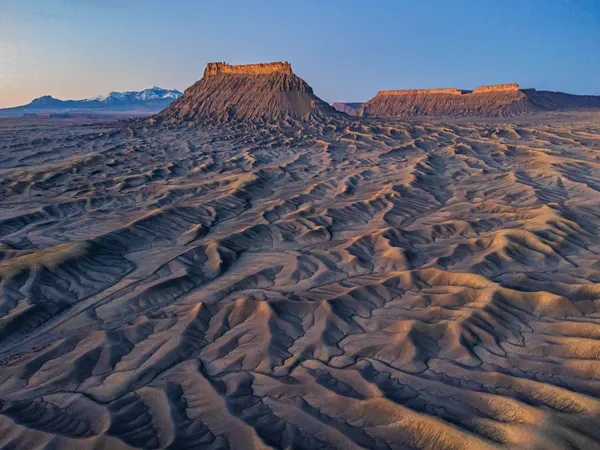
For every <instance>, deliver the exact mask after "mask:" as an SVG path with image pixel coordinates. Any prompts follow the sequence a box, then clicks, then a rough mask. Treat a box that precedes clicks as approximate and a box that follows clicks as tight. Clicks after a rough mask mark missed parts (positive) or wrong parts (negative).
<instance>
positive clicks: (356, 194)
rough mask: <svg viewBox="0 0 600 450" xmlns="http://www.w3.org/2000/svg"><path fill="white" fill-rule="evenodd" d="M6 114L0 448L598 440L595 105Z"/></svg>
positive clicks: (599, 208) (0, 194) (566, 444)
mask: <svg viewBox="0 0 600 450" xmlns="http://www.w3.org/2000/svg"><path fill="white" fill-rule="evenodd" d="M598 119H599V118H598V116H596V117H593V116H585V117H581V118H579V120H577V121H569V120H567V119H565V118H564V117H563V118H556V117H554V118H552V119H543V118H539V117H538V118H536V119H532V120H530V121H527V120H518V121H516V122H514V123H509V122H506V121H502V120H497V121H490V122H487V123H483V122H469V121H464V120H463V121H452V122H437V121H432V120H429V121H423V122H419V121H416V122H400V121H388V122H385V121H375V120H371V121H367V120H363V121H359V120H356V119H347V120H343V119H335V120H331V121H327V122H321V123H312V124H309V125H306V126H303V127H295V126H294V125H293V124H292V125H289V126H287V127H286V128H284V129H282V128H279V127H275V126H273V127H268V128H263V129H259V128H247V127H242V126H239V127H229V128H224V129H216V128H214V129H208V130H206V129H205V130H200V129H196V128H182V129H171V130H165V129H156V128H148V129H138V128H135V127H132V126H129V125H123V124H122V123H112V122H106V121H99V122H97V121H93V122H90V121H81V120H54V121H52V120H49V121H33V120H30V121H27V120H12V121H11V120H5V121H0V243H1V245H0V278H1V285H0V287H1V288H2V291H1V292H2V294H1V295H2V298H1V300H0V364H1V365H0V447H1V448H11V449H33V448H40V449H42V448H48V449H49V448H52V449H67V448H84V449H85V448H110V449H118V448H147V449H151V448H173V449H174V448H234V449H248V448H267V447H274V448H310V449H313V448H339V449H352V448H369V449H402V448H409V449H491V448H527V449H565V448H571V449H587V448H589V449H592V448H598V447H599V446H600V427H598V425H599V424H600V401H599V400H598V397H599V396H600V315H599V308H600V303H599V301H600V257H599V254H600V193H599V191H600V120H598Z"/></svg>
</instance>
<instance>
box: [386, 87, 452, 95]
mask: <svg viewBox="0 0 600 450" xmlns="http://www.w3.org/2000/svg"><path fill="white" fill-rule="evenodd" d="M414 94H451V95H462V92H461V91H459V90H458V89H455V88H438V89H404V90H392V91H379V92H378V93H377V95H414Z"/></svg>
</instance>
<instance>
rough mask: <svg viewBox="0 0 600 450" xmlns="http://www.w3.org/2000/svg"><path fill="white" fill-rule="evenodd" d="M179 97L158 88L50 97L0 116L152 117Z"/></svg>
mask: <svg viewBox="0 0 600 450" xmlns="http://www.w3.org/2000/svg"><path fill="white" fill-rule="evenodd" d="M182 95H183V94H182V93H181V92H179V91H177V90H174V89H173V90H167V89H162V88H159V87H156V86H155V87H153V88H150V89H145V90H143V91H139V92H136V91H129V92H111V93H110V94H108V95H106V96H98V97H94V98H89V99H84V100H59V99H57V98H54V97H52V96H50V95H45V96H43V97H39V98H36V99H35V100H33V101H32V102H31V103H29V104H27V105H23V106H17V107H14V108H5V109H0V117H21V116H24V115H26V114H36V113H65V112H72V113H88V112H94V113H102V114H109V113H127V112H132V113H137V114H155V113H157V112H159V111H162V110H163V109H164V108H166V107H167V106H169V105H170V104H171V103H172V102H173V101H174V100H176V99H178V98H179V97H181V96H182Z"/></svg>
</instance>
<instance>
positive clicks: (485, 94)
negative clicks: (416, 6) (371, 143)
mask: <svg viewBox="0 0 600 450" xmlns="http://www.w3.org/2000/svg"><path fill="white" fill-rule="evenodd" d="M580 109H597V110H600V97H597V96H581V95H570V94H564V93H560V92H548V91H536V90H535V89H519V86H518V85H517V84H506V85H497V86H480V87H478V88H477V89H475V90H474V91H473V92H470V91H460V90H458V89H415V90H405V91H381V92H379V93H378V94H377V96H375V97H374V98H373V99H371V100H369V101H368V102H367V103H365V104H363V105H362V106H361V107H360V108H358V109H356V110H355V111H353V112H352V113H351V114H354V115H357V116H365V117H411V116H437V117H464V116H474V117H511V116H518V115H522V114H530V113H535V112H540V111H562V110H580Z"/></svg>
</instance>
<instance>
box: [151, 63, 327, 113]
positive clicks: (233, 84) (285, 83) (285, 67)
mask: <svg viewBox="0 0 600 450" xmlns="http://www.w3.org/2000/svg"><path fill="white" fill-rule="evenodd" d="M328 114H337V112H336V111H335V110H334V109H333V108H332V107H331V106H330V105H329V104H327V103H325V102H324V101H323V100H321V99H320V98H318V97H317V96H315V95H314V92H313V90H312V88H311V87H310V86H309V85H308V83H306V82H305V81H304V80H303V79H302V78H300V77H298V76H297V75H295V74H294V72H293V71H292V67H291V65H290V64H289V63H288V62H273V63H266V64H247V65H238V66H236V65H230V64H227V63H209V64H208V65H207V67H206V69H205V71H204V77H203V78H202V79H201V80H200V81H197V82H196V83H195V84H194V85H192V86H191V87H189V88H188V89H186V91H185V92H184V95H183V97H181V98H180V99H178V100H177V101H175V102H174V103H173V104H171V105H170V106H169V107H168V108H167V109H165V110H164V111H163V112H161V113H160V114H158V115H157V116H155V117H154V118H153V120H155V121H159V122H162V123H196V124H207V123H224V122H277V121H284V120H287V119H294V120H299V119H302V120H305V119H322V118H324V117H325V116H327V115H328Z"/></svg>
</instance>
